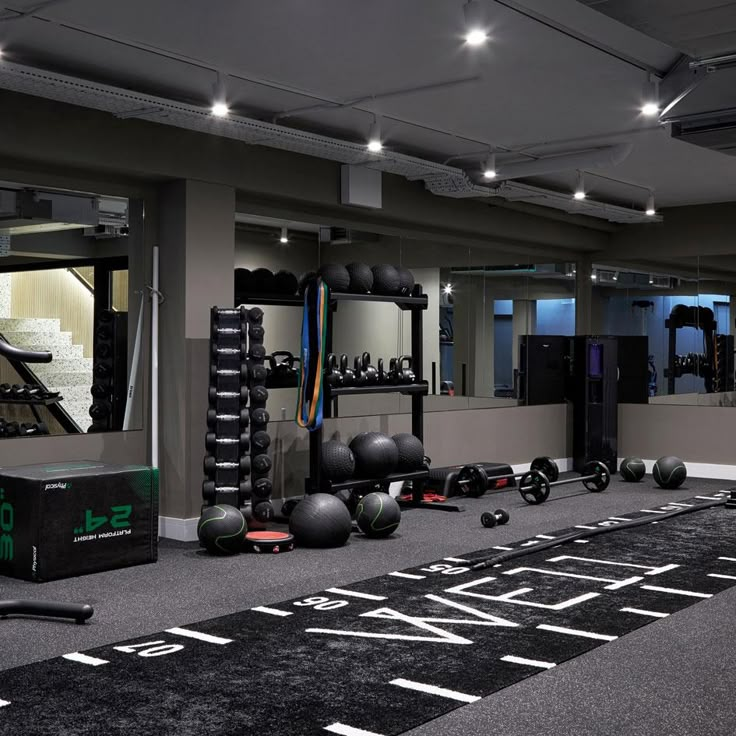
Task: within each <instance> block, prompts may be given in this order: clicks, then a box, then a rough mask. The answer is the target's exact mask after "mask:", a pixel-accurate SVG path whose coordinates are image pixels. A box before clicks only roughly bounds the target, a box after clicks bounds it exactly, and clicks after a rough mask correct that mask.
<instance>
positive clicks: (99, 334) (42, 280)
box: [0, 182, 143, 437]
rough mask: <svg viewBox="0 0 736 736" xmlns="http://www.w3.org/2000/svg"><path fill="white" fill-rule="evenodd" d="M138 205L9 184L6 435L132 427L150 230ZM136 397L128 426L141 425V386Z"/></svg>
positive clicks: (1, 204) (1, 287)
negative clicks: (131, 312) (139, 264)
mask: <svg viewBox="0 0 736 736" xmlns="http://www.w3.org/2000/svg"><path fill="white" fill-rule="evenodd" d="M129 205H130V203H129V202H128V200H127V199H124V198H120V197H111V196H105V195H98V194H90V193H82V192H69V191H59V190H50V189H42V188H36V187H34V188H29V187H25V186H23V185H20V184H13V183H9V182H2V183H1V184H0V256H1V257H0V348H2V349H0V437H18V436H23V437H30V436H43V435H47V434H52V435H61V434H79V433H82V432H104V431H110V430H121V429H123V421H124V415H125V406H126V401H127V396H128V377H129V375H130V359H131V357H132V349H131V348H132V345H133V341H134V339H135V334H134V333H135V325H136V322H135V321H134V322H131V323H130V324H129V322H128V303H129V299H130V298H131V293H132V292H131V289H133V288H137V289H139V290H140V288H141V287H140V284H138V285H137V286H136V285H133V284H131V283H129V278H128V256H129V252H132V251H131V248H132V247H135V248H136V252H137V249H138V248H141V247H142V231H143V208H142V203H141V202H139V201H136V202H135V203H134V206H132V207H131V206H129ZM138 293H139V294H140V291H139V292H138ZM139 302H140V296H138V297H137V298H136V299H135V304H136V315H135V316H136V318H137V305H138V303H139ZM8 346H14V347H16V348H19V349H21V350H24V351H26V355H24V356H21V357H22V359H18V356H17V354H15V355H8V352H9V351H8ZM47 353H48V354H50V360H48V359H47V358H48V356H47V358H43V359H42V356H43V355H44V354H47ZM132 401H133V402H134V404H133V405H132V411H131V412H130V417H129V424H128V426H127V427H126V428H129V429H140V428H141V426H142V411H141V391H140V390H138V391H137V392H136V395H135V397H134V399H133V400H132Z"/></svg>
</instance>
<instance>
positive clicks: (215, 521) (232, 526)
mask: <svg viewBox="0 0 736 736" xmlns="http://www.w3.org/2000/svg"><path fill="white" fill-rule="evenodd" d="M247 531H248V526H247V525H246V523H245V518H244V517H243V514H242V513H241V512H240V510H239V509H236V508H235V506H227V505H226V504H218V505H217V506H208V507H207V508H206V509H204V510H203V511H202V515H201V516H200V517H199V523H198V524H197V536H198V537H199V541H200V542H201V543H202V546H203V547H204V548H205V549H206V550H207V551H208V552H209V553H210V554H213V555H235V554H237V553H238V552H240V550H241V548H242V546H243V542H244V541H245V535H246V532H247Z"/></svg>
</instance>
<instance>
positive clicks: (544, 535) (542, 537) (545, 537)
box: [537, 534, 557, 539]
mask: <svg viewBox="0 0 736 736" xmlns="http://www.w3.org/2000/svg"><path fill="white" fill-rule="evenodd" d="M537 539H557V537H550V535H549V534H537Z"/></svg>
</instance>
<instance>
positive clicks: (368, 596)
mask: <svg viewBox="0 0 736 736" xmlns="http://www.w3.org/2000/svg"><path fill="white" fill-rule="evenodd" d="M325 593H334V594H335V595H346V596H348V597H350V596H352V597H353V598H363V599H364V600H366V601H385V600H386V596H385V595H373V594H372V593H358V592H357V591H356V590H346V589H345V588H327V589H326V590H325Z"/></svg>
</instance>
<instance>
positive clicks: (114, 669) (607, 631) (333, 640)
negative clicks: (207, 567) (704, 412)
mask: <svg viewBox="0 0 736 736" xmlns="http://www.w3.org/2000/svg"><path fill="white" fill-rule="evenodd" d="M708 496H709V497H716V498H717V497H718V495H717V494H708ZM702 502H703V499H690V500H687V499H686V500H685V501H683V502H680V503H685V504H689V503H691V504H698V503H702ZM675 507H676V506H673V505H670V506H663V507H653V508H652V509H651V511H657V510H659V511H661V510H671V509H673V508H675ZM647 515H649V516H651V518H652V521H653V522H656V521H657V516H658V514H656V513H651V514H646V513H643V512H636V513H631V514H623V515H622V517H621V518H631V519H633V518H638V517H641V516H647ZM616 523H620V522H616V521H615V520H608V521H602V522H598V524H616ZM595 525H596V524H590V525H589V526H595ZM734 526H736V511H731V510H727V509H724V508H723V507H717V508H713V509H708V510H703V511H698V512H695V513H692V514H685V515H683V516H680V517H676V518H673V519H669V520H667V521H663V522H661V523H653V524H651V525H645V526H642V527H638V528H634V529H630V530H623V529H622V530H619V531H616V532H614V533H612V534H608V535H601V536H598V537H595V538H593V539H591V540H590V541H589V542H587V543H584V544H581V543H569V544H565V545H561V546H560V547H556V548H554V549H549V550H545V551H542V552H537V553H533V554H530V555H528V556H525V557H522V558H519V559H516V560H512V561H510V562H508V563H505V564H504V565H502V566H500V567H496V568H490V569H488V570H483V571H482V572H478V573H476V572H473V571H470V570H468V565H467V564H466V563H464V562H463V561H459V562H458V561H454V560H440V561H437V562H434V563H431V564H427V565H422V566H419V567H414V568H409V569H407V570H404V571H402V572H403V573H404V575H409V576H413V577H403V576H395V575H383V576H380V577H376V578H371V579H368V580H365V581H362V582H360V583H355V584H351V585H350V586H349V587H348V588H347V590H348V591H349V592H352V593H354V594H356V593H360V594H363V595H364V596H371V597H368V598H367V597H362V598H361V597H356V596H355V595H352V596H351V595H347V594H346V593H345V592H340V590H337V591H336V590H331V591H320V592H318V593H315V594H314V595H313V596H310V597H308V598H303V599H301V600H291V601H286V602H283V603H280V604H277V605H274V606H269V609H270V612H269V611H258V610H256V609H251V610H247V611H242V612H240V613H236V614H233V615H230V616H223V617H221V618H215V619H210V620H208V621H203V622H199V623H197V624H194V625H192V626H190V627H186V626H185V627H183V628H185V629H186V630H188V631H190V632H191V631H193V632H197V633H200V634H207V635H209V636H211V637H217V638H219V639H220V640H221V639H227V640H229V641H228V642H221V641H217V640H215V641H209V642H208V641H199V640H196V639H193V638H190V637H187V636H185V635H183V632H181V631H179V632H161V633H160V634H155V635H152V636H146V637H145V638H141V639H133V640H130V641H127V642H121V643H120V644H117V645H111V646H105V647H99V648H97V649H93V650H90V651H88V652H85V655H86V656H87V657H91V658H94V659H93V660H91V661H92V662H94V661H95V660H97V661H98V663H97V666H93V664H91V663H85V662H79V661H72V660H69V659H65V658H63V657H59V658H55V659H51V660H47V661H44V662H40V663H37V664H32V665H27V666H24V667H18V668H15V669H12V670H6V671H4V672H0V734H3V735H4V734H13V735H16V734H18V735H20V734H23V736H35V735H38V736H41V735H43V736H47V735H49V734H65V735H68V736H82V735H84V736H86V735H87V734H95V735H97V734H100V733H108V734H122V733H126V734H139V735H140V736H147V735H148V734H150V735H151V736H153V735H155V736H162V735H164V734H177V735H181V736H188V735H190V734H191V735H194V734H196V735H197V736H199V735H200V734H202V735H208V734H218V736H245V735H246V734H254V735H255V734H257V735H258V736H277V735H278V736H283V735H287V734H288V735H297V736H299V735H301V734H327V733H344V734H352V735H354V736H366V735H367V734H382V735H384V736H387V735H388V734H398V733H401V732H403V731H407V730H409V729H410V728H413V727H415V726H417V725H419V724H421V723H424V722H425V721H428V720H430V719H432V718H436V717H437V716H440V715H442V714H443V713H446V712H448V711H450V710H452V709H454V708H456V707H458V706H461V705H463V704H464V703H465V702H472V700H474V699H476V698H479V697H484V696H486V695H489V694H491V693H493V692H495V691H497V690H499V689H501V688H503V687H506V686H507V685H510V684H512V683H514V682H517V681H518V680H521V679H523V678H525V677H528V676H530V675H533V674H536V673H538V672H543V671H545V669H546V668H547V667H548V666H550V665H559V664H560V663H562V662H564V661H565V660H568V659H571V658H573V657H576V656H578V655H580V654H583V653H584V652H587V651H589V650H590V649H592V648H594V647H597V646H600V645H601V644H604V643H606V642H607V641H609V640H612V639H611V638H612V637H620V636H622V635H624V634H626V633H627V632H629V631H632V630H634V629H636V628H639V627H640V626H643V625H645V624H647V623H651V622H655V621H657V620H658V618H657V617H655V616H654V615H652V614H660V617H661V616H662V615H664V614H668V615H669V614H672V613H675V612H676V611H678V610H680V609H682V608H685V607H687V606H690V605H692V604H694V603H697V602H698V601H702V600H705V598H706V597H710V596H712V595H715V594H717V593H718V592H720V591H722V590H725V589H726V588H729V587H731V586H732V585H733V584H734V583H736V535H735V534H734V533H733V530H734ZM570 531H573V530H572V529H566V530H562V531H559V532H551V533H550V536H561V535H562V534H564V533H567V532H570ZM535 540H536V541H535ZM535 540H526V541H522V542H518V543H515V544H513V545H508V546H509V547H514V548H516V547H518V546H524V545H526V544H527V543H528V542H534V543H539V542H540V541H544V540H541V539H537V538H535ZM529 546H533V544H531V545H529ZM496 551H501V550H493V549H491V550H484V551H482V552H475V553H472V554H468V555H465V556H462V558H460V559H461V560H472V559H479V558H482V557H486V556H488V555H490V554H493V553H494V552H496ZM559 558H562V559H559ZM575 558H583V559H575ZM720 558H727V559H720ZM728 558H730V559H728ZM607 563H616V564H607ZM669 566H675V567H669ZM661 568H664V569H661ZM552 573H558V574H552ZM714 575H715V576H716V577H713V576H714ZM420 576H421V577H420ZM718 576H725V577H718ZM644 586H649V587H644ZM651 588H654V589H651ZM657 588H660V589H663V590H658V589H657ZM376 597H380V599H378V598H376ZM532 604H536V605H532ZM550 607H552V608H550ZM624 608H628V609H635V611H639V612H638V613H637V612H631V611H622V609H624ZM274 612H282V613H288V614H289V615H287V616H279V615H276V614H275V613H274ZM647 612H648V613H647ZM0 625H1V624H0ZM174 626H181V623H180V622H172V627H174ZM540 626H541V627H543V628H539V627H540ZM546 627H557V628H562V629H569V630H573V631H572V632H567V633H566V632H565V631H559V630H556V629H555V628H552V629H549V628H546ZM591 635H592V636H594V637H596V638H591ZM504 657H512V658H518V659H517V660H515V661H513V660H512V661H505V660H504V659H503V658H504ZM521 660H530V661H532V662H536V664H533V663H528V664H526V663H524V662H523V661H521ZM412 683H414V684H413V685H412ZM407 685H409V687H407ZM412 688H420V689H421V688H424V691H420V690H417V689H412ZM437 688H440V689H439V690H437ZM340 724H341V725H340ZM345 727H349V728H347V729H346V728H345ZM330 728H331V729H332V730H329V729H330ZM326 729H327V730H326ZM350 729H353V730H350ZM489 729H490V730H492V724H489ZM489 732H490V731H489Z"/></svg>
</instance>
